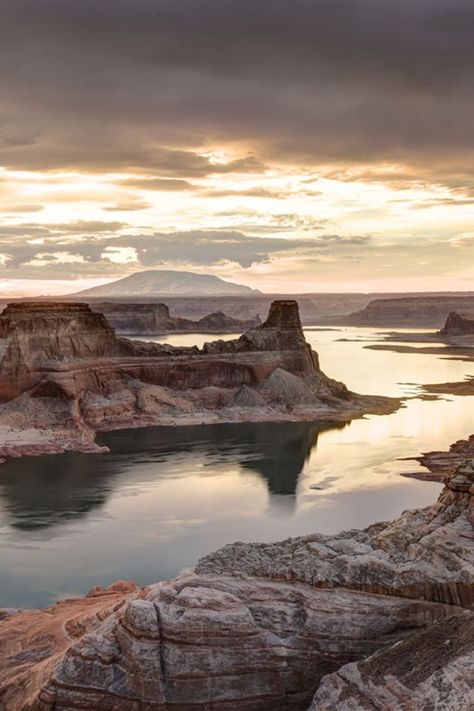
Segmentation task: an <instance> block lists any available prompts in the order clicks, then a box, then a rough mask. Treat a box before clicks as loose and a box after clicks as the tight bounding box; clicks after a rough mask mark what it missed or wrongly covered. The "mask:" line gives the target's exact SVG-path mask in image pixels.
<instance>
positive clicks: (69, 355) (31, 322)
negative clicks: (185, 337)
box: [0, 301, 398, 457]
mask: <svg viewBox="0 0 474 711" xmlns="http://www.w3.org/2000/svg"><path fill="white" fill-rule="evenodd" d="M0 402H3V403H4V404H3V406H1V407H0V431H1V432H2V440H3V442H2V445H0V457H1V456H8V455H9V454H15V453H16V454H21V453H35V452H37V451H53V452H56V451H62V450H63V449H80V450H86V451H87V450H89V449H93V448H94V433H95V431H97V430H108V429H119V428H123V427H134V426H146V425H150V424H163V425H165V424H169V425H174V424H181V423H185V424H191V423H196V422H198V423H205V422H229V421H245V420H248V421H264V420H267V421H272V420H285V419H286V420H298V419H346V420H347V419H351V418H352V417H355V416H359V415H361V414H362V413H364V412H368V411H373V412H387V411H391V410H393V409H394V408H395V407H396V406H397V404H398V403H397V401H394V400H390V399H388V398H374V397H362V396H358V395H355V394H353V393H350V392H349V391H348V390H347V388H346V387H345V386H344V385H343V384H342V383H338V382H336V381H334V380H331V379H330V378H328V377H327V376H326V375H325V374H324V373H323V372H322V371H321V369H320V367H319V363H318V358H317V355H316V354H315V353H314V352H313V351H312V350H311V348H310V346H309V345H308V344H307V343H306V341H305V337H304V333H303V330H302V327H301V322H300V319H299V314H298V306H297V304H296V302H294V301H276V302H274V303H273V304H272V306H271V309H270V314H269V316H268V319H267V320H266V321H265V323H263V324H262V325H260V326H257V327H255V328H252V329H250V330H248V331H246V332H245V333H244V334H243V335H242V336H241V337H240V338H238V339H236V340H233V341H222V340H219V341H215V342H212V343H206V344H205V345H204V347H203V348H202V349H199V348H197V347H191V348H174V347H172V346H168V345H162V344H153V343H143V342H139V341H131V340H128V339H125V338H118V337H117V336H116V335H115V332H114V330H113V328H112V327H111V326H110V324H109V323H108V321H107V320H106V319H105V317H104V316H103V315H102V314H100V313H96V312H94V311H92V310H91V309H90V307H89V306H87V305H86V304H77V303H71V304H63V303H19V304H18V303H17V304H12V305H10V306H8V307H7V308H6V309H5V311H3V313H2V314H1V315H0ZM52 430H56V435H55V436H53V437H52V436H51V431H52ZM26 431H30V434H29V435H28V437H29V439H28V438H27V441H26V442H25V441H24V437H23V441H21V440H22V436H21V435H22V433H23V434H24V433H25V432H26ZM43 440H45V441H47V442H48V443H49V444H48V446H49V449H43V450H41V447H42V446H43V444H42V441H43ZM22 447H23V449H22Z"/></svg>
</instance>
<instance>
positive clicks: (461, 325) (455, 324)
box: [440, 311, 474, 336]
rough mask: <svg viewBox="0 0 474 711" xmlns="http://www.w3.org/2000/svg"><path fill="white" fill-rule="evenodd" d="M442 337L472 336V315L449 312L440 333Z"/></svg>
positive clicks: (473, 323) (473, 320)
mask: <svg viewBox="0 0 474 711" xmlns="http://www.w3.org/2000/svg"><path fill="white" fill-rule="evenodd" d="M440 334H441V335H442V336H470V335H473V334H474V313H473V312H471V313H457V312H456V311H451V313H450V314H449V316H448V318H447V319H446V323H445V324H444V326H443V328H442V329H441V331H440Z"/></svg>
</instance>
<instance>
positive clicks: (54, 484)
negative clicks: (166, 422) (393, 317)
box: [0, 422, 345, 531]
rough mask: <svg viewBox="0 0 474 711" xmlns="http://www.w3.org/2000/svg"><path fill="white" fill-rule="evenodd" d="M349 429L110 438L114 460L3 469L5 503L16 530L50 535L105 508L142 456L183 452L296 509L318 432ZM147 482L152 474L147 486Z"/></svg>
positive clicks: (48, 461) (46, 461)
mask: <svg viewBox="0 0 474 711" xmlns="http://www.w3.org/2000/svg"><path fill="white" fill-rule="evenodd" d="M344 426H345V425H344V424H341V423H328V424H325V423H318V424H312V423H307V422H292V423H268V424H251V423H244V424H240V423H239V424H235V425H205V426H195V427H184V428H179V427H178V428H168V427H166V428H165V427H153V428H147V429H142V430H128V431H116V432H111V433H108V434H107V435H103V436H101V438H100V439H101V443H105V442H106V443H107V444H108V445H109V446H110V447H111V450H112V452H111V454H110V455H91V454H65V455H61V456H48V457H27V458H23V459H12V460H10V461H8V462H7V463H6V464H4V465H2V476H1V478H0V497H1V499H2V502H3V506H4V508H5V511H6V512H7V513H8V515H9V519H10V520H9V523H10V525H11V526H13V527H15V528H18V529H21V530H24V531H28V530H37V529H42V528H49V527H52V526H57V525H60V524H62V523H65V522H67V521H72V520H74V519H78V518H82V517H85V516H87V515H88V514H89V513H90V512H91V511H93V510H95V509H100V508H101V507H102V506H104V505H105V504H106V502H107V500H108V498H109V496H110V495H111V493H112V492H113V491H114V490H115V489H117V488H119V487H120V484H121V482H122V481H124V479H125V477H127V471H128V470H129V465H130V464H131V463H132V464H133V461H134V460H138V458H139V457H138V455H140V460H141V461H142V462H143V461H145V463H147V464H149V463H153V462H156V463H157V464H158V462H165V461H166V460H169V461H172V459H173V457H176V456H182V455H183V454H186V453H188V454H190V455H192V454H197V453H199V454H201V455H203V456H204V457H205V458H207V459H208V460H209V467H212V465H213V463H217V464H218V465H220V473H221V471H222V464H224V465H225V463H226V462H228V461H232V462H233V463H234V462H238V463H239V464H240V466H241V467H242V469H244V470H249V471H252V472H256V473H257V474H259V475H260V476H261V477H262V478H263V480H264V481H265V482H266V484H267V487H268V490H269V493H270V495H271V496H272V497H273V496H276V497H278V499H279V500H280V501H281V497H282V496H285V497H287V500H288V503H289V502H290V501H293V503H294V498H295V494H296V488H297V484H298V477H299V475H300V473H301V471H302V469H303V467H304V464H305V462H306V461H307V459H308V457H309V455H310V453H311V450H312V449H313V448H315V447H316V446H317V442H318V436H319V433H320V432H322V431H324V430H329V429H335V428H341V427H344ZM144 456H146V457H147V459H146V460H144V459H143V457H144ZM137 464H138V465H139V462H137ZM127 465H128V466H127ZM138 473H139V472H138V467H137V470H135V471H134V472H133V475H134V479H133V481H134V483H136V484H139V483H140V478H139V477H137V474H138ZM208 473H209V472H208ZM173 475H174V476H176V472H174V473H173ZM183 476H186V473H184V474H183ZM165 478H166V470H165V469H164V467H162V466H156V467H155V468H154V469H153V479H155V480H157V479H165ZM149 480H150V469H149V468H147V470H146V475H143V477H142V481H149Z"/></svg>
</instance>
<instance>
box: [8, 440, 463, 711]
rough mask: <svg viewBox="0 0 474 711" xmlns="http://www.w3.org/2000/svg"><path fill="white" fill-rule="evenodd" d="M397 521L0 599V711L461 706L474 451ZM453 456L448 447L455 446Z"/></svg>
mask: <svg viewBox="0 0 474 711" xmlns="http://www.w3.org/2000/svg"><path fill="white" fill-rule="evenodd" d="M471 449H472V447H471V444H470V443H469V442H465V443H463V444H462V446H461V444H460V443H459V444H458V445H457V446H456V452H455V453H454V455H451V453H447V454H446V456H445V457H444V459H443V461H442V464H441V459H442V458H441V456H440V454H441V453H436V456H435V462H436V468H437V469H436V471H437V473H438V475H440V474H441V471H442V472H444V473H443V476H444V481H445V487H444V489H443V491H442V493H441V495H440V497H439V499H438V501H437V502H436V503H435V504H433V505H432V506H429V507H428V508H425V509H419V510H414V511H406V512H404V513H403V514H402V515H401V516H400V518H398V519H396V520H395V521H393V522H391V523H377V524H374V525H372V526H370V527H369V528H367V529H365V530H360V531H357V530H352V531H346V532H343V533H340V534H338V535H320V534H312V535H308V536H304V537H298V538H292V539H288V540H285V541H281V542H279V543H272V544H257V543H256V544H251V543H245V544H244V543H235V544H232V545H228V546H225V547H224V548H222V549H221V550H219V551H217V552H216V553H213V554H210V555H208V556H207V557H205V558H204V559H202V560H201V561H200V562H199V563H198V564H197V566H196V568H195V569H194V570H188V571H184V572H182V573H181V574H180V575H179V576H178V577H177V578H176V579H174V580H172V581H170V582H159V583H155V584H152V585H149V586H147V587H144V588H139V587H138V586H137V585H135V584H134V583H130V582H118V583H115V584H113V585H111V586H110V587H108V588H106V589H104V588H94V589H93V590H91V592H90V593H89V594H88V595H87V596H86V597H84V598H78V599H70V600H65V601H63V602H60V603H57V604H56V605H54V606H53V607H51V608H49V609H47V610H44V611H38V610H28V611H24V612H19V611H14V610H5V611H3V612H0V702H3V704H4V706H3V707H2V708H5V709H6V711H73V709H74V710H76V709H83V710H84V711H86V710H87V711H92V709H94V711H134V710H136V711H138V710H139V709H140V710H143V711H144V710H145V709H146V711H165V710H166V709H181V710H182V711H196V710H197V709H200V710H201V711H211V709H212V710H213V711H229V710H231V709H239V711H255V710H256V709H261V710H263V711H274V710H275V709H282V710H283V709H294V710H295V711H298V709H300V710H301V711H303V710H309V711H387V710H388V709H391V710H392V711H408V710H412V709H413V711H415V710H418V709H426V710H427V711H428V710H431V709H446V710H448V709H449V711H467V709H471V708H472V705H473V703H474V696H473V689H474V671H473V670H474V612H473V606H474V544H473V539H474V462H472V461H470V460H467V461H463V462H462V463H461V464H459V456H460V453H461V451H464V452H465V453H468V452H470V451H471ZM453 457H454V458H453Z"/></svg>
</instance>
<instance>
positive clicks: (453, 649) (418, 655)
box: [309, 612, 474, 711]
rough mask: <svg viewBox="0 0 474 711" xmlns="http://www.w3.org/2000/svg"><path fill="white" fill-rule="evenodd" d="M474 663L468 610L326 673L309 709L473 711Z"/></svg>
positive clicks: (473, 638) (472, 625)
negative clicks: (333, 671)
mask: <svg viewBox="0 0 474 711" xmlns="http://www.w3.org/2000/svg"><path fill="white" fill-rule="evenodd" d="M473 661H474V614H473V613H469V612H466V613H465V614H463V615H460V616H459V617H450V618H448V619H446V620H441V621H440V622H437V623H435V624H434V625H431V626H429V627H428V628H427V629H426V630H422V631H420V632H418V633H416V634H413V635H410V637H408V638H407V639H406V640H403V641H401V642H399V643H398V644H395V645H393V646H391V647H389V648H388V649H382V650H380V651H379V652H376V653H375V654H374V655H372V656H370V657H369V658H368V659H366V660H364V661H362V662H358V663H352V664H347V665H345V666H343V667H342V669H339V670H338V671H337V672H335V673H333V674H330V675H328V676H326V677H325V678H324V679H323V681H322V683H321V686H320V687H319V689H318V690H317V692H316V694H315V697H314V699H313V703H312V705H311V707H310V709H309V711H332V710H333V709H337V711H374V709H375V710H379V711H386V710H388V709H390V710H393V711H395V710H397V709H399V710H400V711H412V710H413V711H418V710H419V709H426V711H431V709H446V711H448V710H449V711H468V710H469V709H472V708H473V707H474V692H473V690H474V664H473Z"/></svg>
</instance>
